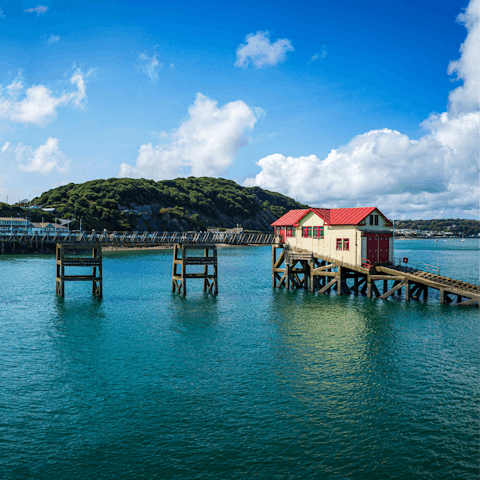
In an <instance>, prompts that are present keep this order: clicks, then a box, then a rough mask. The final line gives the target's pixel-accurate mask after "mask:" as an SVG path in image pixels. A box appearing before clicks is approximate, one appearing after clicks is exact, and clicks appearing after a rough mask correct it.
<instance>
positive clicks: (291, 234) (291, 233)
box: [287, 227, 295, 237]
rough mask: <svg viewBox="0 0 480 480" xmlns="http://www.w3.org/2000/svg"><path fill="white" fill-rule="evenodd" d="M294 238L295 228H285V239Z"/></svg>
mask: <svg viewBox="0 0 480 480" xmlns="http://www.w3.org/2000/svg"><path fill="white" fill-rule="evenodd" d="M294 236H295V227H287V237H294Z"/></svg>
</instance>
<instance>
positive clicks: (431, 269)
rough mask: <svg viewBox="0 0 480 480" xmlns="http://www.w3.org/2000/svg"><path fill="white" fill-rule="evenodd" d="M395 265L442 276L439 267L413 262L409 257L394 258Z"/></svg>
mask: <svg viewBox="0 0 480 480" xmlns="http://www.w3.org/2000/svg"><path fill="white" fill-rule="evenodd" d="M393 263H394V265H399V266H404V267H413V268H416V269H418V270H423V271H424V272H430V273H436V274H437V275H440V267H439V265H438V264H437V265H430V264H428V263H424V262H411V261H410V260H409V259H408V258H407V257H394V259H393Z"/></svg>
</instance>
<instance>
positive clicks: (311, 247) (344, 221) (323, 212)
mask: <svg viewBox="0 0 480 480" xmlns="http://www.w3.org/2000/svg"><path fill="white" fill-rule="evenodd" d="M272 227H274V228H275V233H276V234H277V235H279V236H280V243H283V244H284V245H290V246H292V247H297V248H300V249H303V250H308V251H311V252H313V253H317V254H319V255H321V256H322V255H323V256H327V257H330V258H334V259H336V260H341V261H343V262H347V263H350V264H353V265H362V264H366V263H367V264H368V263H370V264H372V265H373V264H382V263H389V262H392V261H393V231H392V224H391V222H390V221H389V220H388V219H387V218H386V217H385V215H383V214H382V213H381V212H380V210H378V208H376V207H363V208H309V209H304V210H290V211H289V212H287V213H286V214H285V215H283V216H282V217H281V218H279V219H278V220H277V221H276V222H274V223H272Z"/></svg>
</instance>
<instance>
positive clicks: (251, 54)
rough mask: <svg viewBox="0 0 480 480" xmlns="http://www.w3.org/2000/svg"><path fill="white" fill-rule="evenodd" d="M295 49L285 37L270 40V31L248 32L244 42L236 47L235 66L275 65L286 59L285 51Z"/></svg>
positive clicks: (259, 66)
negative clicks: (273, 41)
mask: <svg viewBox="0 0 480 480" xmlns="http://www.w3.org/2000/svg"><path fill="white" fill-rule="evenodd" d="M294 50H295V49H294V48H293V46H292V42H291V41H290V40H288V39H286V38H282V39H279V40H277V41H276V42H275V43H271V42H270V33H269V32H267V31H265V32H257V33H255V34H253V33H249V34H248V35H247V36H246V37H245V43H242V44H240V45H239V46H238V47H237V61H236V62H235V66H236V67H242V68H247V67H248V66H249V65H250V64H252V65H254V66H255V67H257V68H261V67H265V66H270V65H277V64H278V63H282V62H284V61H285V59H286V53H287V52H293V51H294Z"/></svg>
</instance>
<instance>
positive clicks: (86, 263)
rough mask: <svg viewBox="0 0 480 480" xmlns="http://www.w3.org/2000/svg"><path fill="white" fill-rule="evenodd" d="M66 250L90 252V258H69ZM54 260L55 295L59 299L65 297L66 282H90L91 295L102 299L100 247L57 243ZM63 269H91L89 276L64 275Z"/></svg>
mask: <svg viewBox="0 0 480 480" xmlns="http://www.w3.org/2000/svg"><path fill="white" fill-rule="evenodd" d="M67 249H73V250H92V256H91V258H88V257H71V256H67V255H66V250H67ZM55 258H56V264H57V265H56V270H57V276H56V293H57V295H59V296H60V297H64V296H65V282H66V281H91V282H92V294H94V295H96V296H97V297H98V298H102V297H103V261H102V246H101V245H86V244H71V243H70V244H60V243H57V245H56V250H55ZM65 267H92V274H91V275H65Z"/></svg>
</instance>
